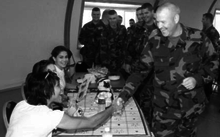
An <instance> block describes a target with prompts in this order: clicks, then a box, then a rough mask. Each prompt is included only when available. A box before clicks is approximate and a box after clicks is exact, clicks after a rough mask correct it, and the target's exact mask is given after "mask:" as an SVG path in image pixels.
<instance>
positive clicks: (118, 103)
mask: <svg viewBox="0 0 220 137" xmlns="http://www.w3.org/2000/svg"><path fill="white" fill-rule="evenodd" d="M113 106H114V113H113V115H122V112H123V109H124V101H123V100H122V98H120V97H119V98H116V99H115V100H114V101H113Z"/></svg>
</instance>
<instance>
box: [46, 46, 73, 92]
mask: <svg viewBox="0 0 220 137" xmlns="http://www.w3.org/2000/svg"><path fill="white" fill-rule="evenodd" d="M71 56H72V52H71V51H70V50H69V49H67V48H66V47H64V46H56V47H55V48H54V49H53V50H52V52H51V57H50V60H51V61H52V62H53V63H54V64H55V69H56V73H57V75H58V77H59V78H60V87H61V89H62V90H63V91H64V89H65V88H75V87H74V86H73V85H72V84H69V83H66V80H65V72H64V69H65V68H66V66H67V64H68V63H69V60H70V58H71Z"/></svg>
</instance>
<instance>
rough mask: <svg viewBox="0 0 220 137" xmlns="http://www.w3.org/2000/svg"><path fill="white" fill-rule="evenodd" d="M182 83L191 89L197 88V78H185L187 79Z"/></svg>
mask: <svg viewBox="0 0 220 137" xmlns="http://www.w3.org/2000/svg"><path fill="white" fill-rule="evenodd" d="M182 85H183V86H184V87H185V88H187V89H189V90H191V89H193V88H195V86H196V80H195V78H193V77H188V78H185V79H184V80H183V83H182Z"/></svg>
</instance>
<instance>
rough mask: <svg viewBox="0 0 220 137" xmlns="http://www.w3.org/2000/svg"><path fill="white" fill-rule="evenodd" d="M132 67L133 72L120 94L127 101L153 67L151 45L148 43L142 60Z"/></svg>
mask: <svg viewBox="0 0 220 137" xmlns="http://www.w3.org/2000/svg"><path fill="white" fill-rule="evenodd" d="M132 67H133V68H132V69H133V70H132V74H131V75H130V76H129V77H128V79H127V81H126V84H125V86H124V88H123V91H122V92H121V94H120V95H119V97H121V98H122V99H123V100H124V101H125V102H126V101H127V100H128V99H129V98H130V97H131V96H132V95H133V94H134V93H135V92H136V90H137V88H138V86H139V85H140V84H141V83H142V81H143V80H144V79H145V78H146V77H147V76H148V74H149V72H151V70H152V68H153V57H152V54H151V51H150V45H147V46H146V47H145V48H144V49H143V51H142V54H141V58H140V60H137V61H136V62H135V64H133V65H132Z"/></svg>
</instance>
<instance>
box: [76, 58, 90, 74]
mask: <svg viewBox="0 0 220 137" xmlns="http://www.w3.org/2000/svg"><path fill="white" fill-rule="evenodd" d="M88 68H89V67H88V66H87V64H86V63H85V62H83V61H78V62H77V63H76V67H75V71H76V72H88V70H87V69H88Z"/></svg>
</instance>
